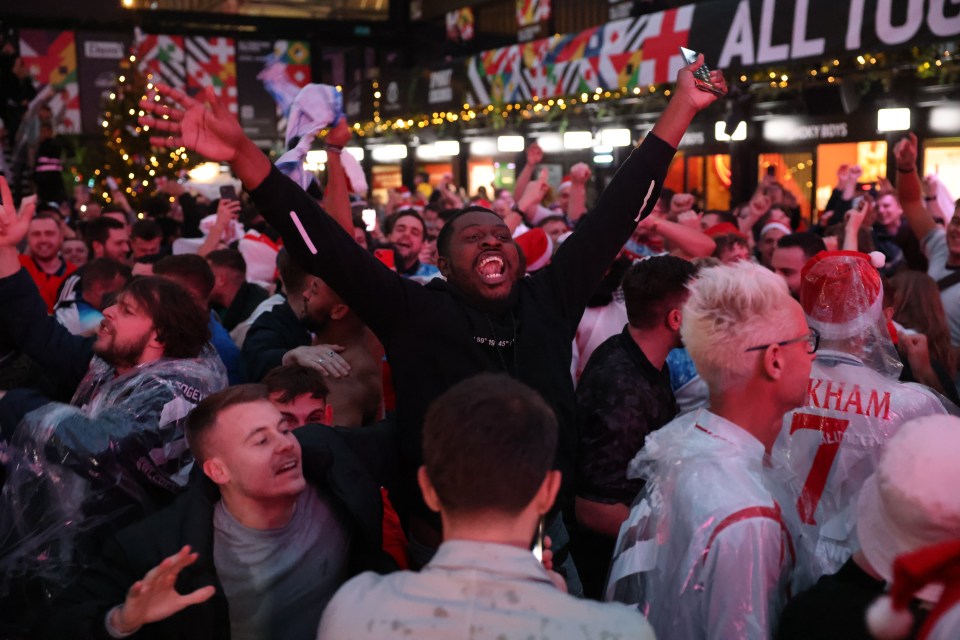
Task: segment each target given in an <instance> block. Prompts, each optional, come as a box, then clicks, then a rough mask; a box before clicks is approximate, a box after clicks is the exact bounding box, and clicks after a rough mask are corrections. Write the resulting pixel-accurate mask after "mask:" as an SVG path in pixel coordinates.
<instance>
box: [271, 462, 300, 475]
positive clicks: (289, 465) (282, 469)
mask: <svg viewBox="0 0 960 640" xmlns="http://www.w3.org/2000/svg"><path fill="white" fill-rule="evenodd" d="M298 466H299V462H298V461H297V460H295V459H294V460H288V461H286V462H284V463H283V464H282V465H280V466H279V467H278V468H277V473H276V475H280V474H281V473H287V472H289V471H293V470H294V469H296V468H297V467H298Z"/></svg>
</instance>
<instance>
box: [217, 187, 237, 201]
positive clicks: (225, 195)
mask: <svg viewBox="0 0 960 640" xmlns="http://www.w3.org/2000/svg"><path fill="white" fill-rule="evenodd" d="M220 198H222V199H223V200H240V198H239V197H238V196H237V189H236V187H234V186H233V185H232V184H225V185H223V186H221V187H220Z"/></svg>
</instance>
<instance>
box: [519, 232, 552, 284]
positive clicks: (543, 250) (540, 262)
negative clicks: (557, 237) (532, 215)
mask: <svg viewBox="0 0 960 640" xmlns="http://www.w3.org/2000/svg"><path fill="white" fill-rule="evenodd" d="M514 240H515V241H516V243H517V245H519V246H520V250H521V251H523V256H524V258H526V260H527V273H533V272H534V271H537V270H539V269H542V268H543V267H545V266H547V264H549V262H550V258H551V257H552V256H553V240H551V239H550V236H548V235H547V234H546V232H545V231H544V230H543V229H540V228H537V229H531V230H530V231H527V232H526V233H524V234H521V235H519V236H517V237H516V238H514Z"/></svg>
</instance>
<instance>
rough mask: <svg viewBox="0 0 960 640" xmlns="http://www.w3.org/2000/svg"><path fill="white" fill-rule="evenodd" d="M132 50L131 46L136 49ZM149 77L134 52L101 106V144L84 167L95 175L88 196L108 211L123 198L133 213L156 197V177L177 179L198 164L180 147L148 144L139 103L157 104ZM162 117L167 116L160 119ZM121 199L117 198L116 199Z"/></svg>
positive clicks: (93, 151) (148, 136)
mask: <svg viewBox="0 0 960 640" xmlns="http://www.w3.org/2000/svg"><path fill="white" fill-rule="evenodd" d="M135 47H136V45H134V49H135ZM153 88H154V87H153V74H152V73H150V71H149V70H147V69H145V68H144V67H143V65H142V64H140V63H139V62H138V56H137V53H136V51H135V50H131V52H130V56H129V57H128V58H126V59H125V60H123V61H122V62H121V63H120V66H119V69H118V74H117V85H116V87H115V88H114V89H113V90H112V91H111V92H110V93H109V94H108V95H106V96H104V101H103V117H102V119H101V121H100V125H101V126H102V127H103V145H102V146H101V147H100V148H98V149H91V150H90V151H91V154H90V157H89V158H88V159H87V162H85V164H86V165H87V166H88V167H96V168H95V169H94V170H93V175H92V176H91V178H92V179H93V182H94V186H93V189H92V193H91V197H92V198H93V199H95V200H101V201H102V202H103V203H105V205H106V206H108V207H109V206H113V207H117V206H122V204H123V203H122V202H117V200H122V199H126V200H127V202H128V203H129V205H130V207H131V208H132V209H133V211H135V212H136V211H139V206H138V205H139V204H140V203H141V202H142V200H143V199H144V198H145V197H147V196H151V195H154V194H155V193H156V188H155V186H154V185H155V184H156V178H157V177H159V176H166V177H168V178H170V179H173V180H176V179H177V177H178V176H179V175H180V174H181V173H182V172H183V171H184V170H187V169H190V168H191V167H193V166H194V165H196V164H197V162H196V160H195V159H193V158H191V157H190V156H189V154H188V153H187V150H186V149H184V148H182V147H181V148H179V149H173V150H169V149H159V148H155V147H152V146H151V144H150V135H151V132H150V127H147V126H141V125H140V123H139V122H138V118H139V117H140V116H142V115H143V114H144V111H143V109H141V108H140V102H141V101H142V100H148V99H151V100H152V99H156V100H159V97H158V96H154V94H153ZM164 117H165V118H166V116H164ZM118 194H119V195H118Z"/></svg>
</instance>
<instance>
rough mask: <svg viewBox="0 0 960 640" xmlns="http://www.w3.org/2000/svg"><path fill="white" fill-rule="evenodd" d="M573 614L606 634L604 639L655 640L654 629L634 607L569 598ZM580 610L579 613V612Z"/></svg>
mask: <svg viewBox="0 0 960 640" xmlns="http://www.w3.org/2000/svg"><path fill="white" fill-rule="evenodd" d="M569 599H570V602H569V603H568V605H567V606H569V607H570V612H571V614H574V615H575V617H576V618H578V619H579V620H581V621H582V622H583V624H585V625H588V626H596V627H597V628H598V629H602V631H603V632H604V633H603V634H601V636H602V637H608V635H609V637H617V638H634V639H636V640H653V638H654V633H653V627H651V626H650V623H649V622H647V619H646V618H645V617H643V614H642V613H640V611H639V610H638V609H637V608H636V607H635V606H632V605H627V604H623V603H620V602H595V601H593V600H585V599H579V598H574V597H573V596H569ZM577 609H579V611H577Z"/></svg>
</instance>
